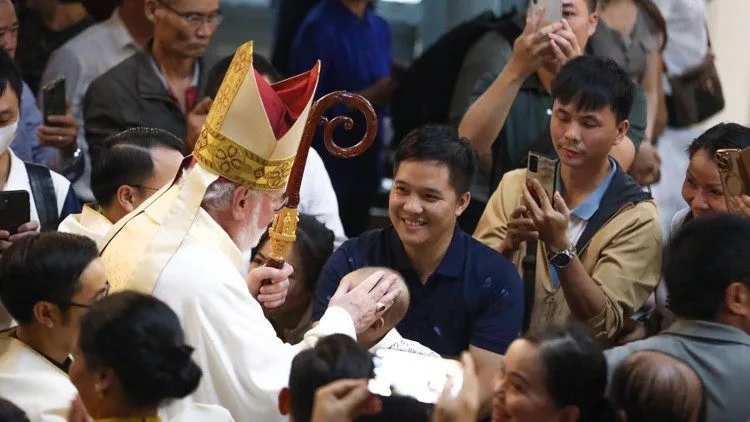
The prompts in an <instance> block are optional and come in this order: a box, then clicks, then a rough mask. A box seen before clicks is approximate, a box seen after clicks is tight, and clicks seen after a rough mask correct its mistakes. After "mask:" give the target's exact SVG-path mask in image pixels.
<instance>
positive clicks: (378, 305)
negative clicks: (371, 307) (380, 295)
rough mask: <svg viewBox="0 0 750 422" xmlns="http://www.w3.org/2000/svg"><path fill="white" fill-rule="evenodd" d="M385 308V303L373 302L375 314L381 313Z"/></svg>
mask: <svg viewBox="0 0 750 422" xmlns="http://www.w3.org/2000/svg"><path fill="white" fill-rule="evenodd" d="M385 308H386V306H385V303H383V302H381V301H377V302H375V312H377V313H381V312H383V311H385Z"/></svg>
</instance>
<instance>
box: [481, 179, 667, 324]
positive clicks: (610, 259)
mask: <svg viewBox="0 0 750 422" xmlns="http://www.w3.org/2000/svg"><path fill="white" fill-rule="evenodd" d="M525 178H526V170H525V169H521V170H515V171H512V172H510V173H507V174H506V175H505V176H504V177H503V179H502V181H501V182H500V185H499V186H498V188H497V190H496V191H495V193H494V194H493V195H492V197H491V198H490V200H489V203H488V204H487V208H486V209H485V211H484V214H483V215H482V218H481V220H480V221H479V225H478V226H477V229H476V232H475V233H474V237H475V238H476V239H477V240H479V241H481V242H482V243H484V244H486V245H488V246H490V247H492V248H494V249H496V250H499V249H500V246H501V244H502V242H503V239H505V236H506V233H507V225H508V219H509V217H510V215H511V213H512V212H513V209H515V208H516V207H517V206H518V205H519V203H520V198H521V184H522V183H524V181H525ZM588 226H591V227H588ZM588 226H587V230H586V231H584V233H583V235H582V236H581V239H580V241H579V243H578V244H577V245H576V247H577V249H578V258H579V259H580V261H581V263H582V264H583V267H584V268H585V269H586V272H587V273H588V274H589V275H590V276H591V278H592V279H593V280H594V282H595V283H596V284H597V285H599V286H600V287H601V289H602V292H603V293H604V294H605V296H606V297H607V305H606V308H605V309H604V311H603V312H601V313H600V314H599V315H597V316H595V317H593V318H591V319H590V320H588V321H583V322H585V323H587V324H588V325H589V326H590V327H591V328H592V329H593V330H594V333H595V334H596V335H597V337H599V338H600V339H612V338H614V337H615V335H616V334H617V333H618V331H619V330H620V329H621V328H622V326H623V321H624V319H625V318H627V317H629V316H630V315H632V314H633V312H634V311H635V310H637V309H638V308H640V307H641V306H642V305H643V303H644V302H645V301H646V299H647V298H648V297H649V295H650V294H651V293H652V292H653V291H654V288H655V287H656V284H657V283H658V282H659V278H660V275H661V255H662V249H661V248H662V234H661V228H660V225H659V218H658V214H657V210H656V204H655V203H654V201H653V200H652V199H651V198H650V197H649V195H648V194H646V193H645V192H643V190H642V189H641V188H640V187H639V186H637V185H636V184H635V183H634V182H633V181H632V180H631V179H630V178H629V177H627V176H626V175H625V174H624V173H622V172H620V171H619V170H618V172H617V173H616V174H615V176H614V177H613V179H612V182H611V184H610V186H609V188H608V189H607V191H606V193H605V194H604V197H603V198H602V202H601V204H600V206H599V210H598V211H597V212H596V213H595V214H594V215H593V216H592V217H591V219H590V220H589V223H588ZM597 226H600V227H599V228H598V230H595V229H596V227H597ZM589 229H590V230H589ZM594 230H595V231H594ZM587 232H589V233H588V234H587ZM525 254H526V247H525V245H524V246H522V247H521V249H520V250H519V251H518V252H516V254H515V255H514V257H513V262H514V263H515V264H516V267H517V268H518V269H519V272H520V273H521V275H522V276H523V270H522V265H521V262H522V260H523V257H524V256H525ZM546 256H547V249H546V247H545V245H544V243H542V242H538V250H537V258H538V259H537V263H536V290H535V294H534V307H533V310H532V314H531V323H530V328H539V327H543V326H545V325H550V324H563V323H566V322H569V321H573V320H575V317H573V316H572V315H571V312H570V309H569V308H568V304H567V302H566V301H565V296H564V293H563V290H562V288H557V289H554V288H553V287H552V283H551V275H550V274H551V273H550V264H549V262H548V260H547V259H545V258H544V257H546Z"/></svg>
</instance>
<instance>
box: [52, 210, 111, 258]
mask: <svg viewBox="0 0 750 422" xmlns="http://www.w3.org/2000/svg"><path fill="white" fill-rule="evenodd" d="M110 229H112V223H111V222H110V221H109V220H108V219H107V217H105V216H103V215H102V214H101V213H100V212H97V211H96V210H94V209H93V208H91V207H89V206H88V205H84V206H83V211H82V212H81V213H80V214H71V215H69V216H67V217H66V218H65V220H63V221H62V222H61V223H60V226H59V227H58V228H57V230H58V231H60V232H63V233H72V234H78V235H81V236H86V237H88V238H90V239H92V240H93V241H94V242H96V245H97V246H98V247H99V248H100V249H101V244H102V241H104V239H105V238H106V237H107V233H109V231H110Z"/></svg>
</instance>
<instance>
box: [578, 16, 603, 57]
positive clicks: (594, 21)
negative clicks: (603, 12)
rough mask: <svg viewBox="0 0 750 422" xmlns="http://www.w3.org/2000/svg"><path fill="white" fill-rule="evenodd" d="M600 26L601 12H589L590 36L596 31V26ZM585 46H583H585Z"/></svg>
mask: <svg viewBox="0 0 750 422" xmlns="http://www.w3.org/2000/svg"><path fill="white" fill-rule="evenodd" d="M597 26H599V12H598V11H595V12H594V13H589V38H590V37H591V36H592V35H594V32H596V27H597ZM583 47H585V46H583V45H582V46H581V48H583Z"/></svg>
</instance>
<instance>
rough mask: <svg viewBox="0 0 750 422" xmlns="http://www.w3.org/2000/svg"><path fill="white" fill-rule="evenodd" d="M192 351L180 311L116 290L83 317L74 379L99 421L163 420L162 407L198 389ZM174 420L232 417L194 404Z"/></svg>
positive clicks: (197, 375)
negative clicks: (180, 319) (116, 291)
mask: <svg viewBox="0 0 750 422" xmlns="http://www.w3.org/2000/svg"><path fill="white" fill-rule="evenodd" d="M192 352H193V348H192V347H190V346H188V345H186V344H185V338H184V334H183V331H182V327H181V326H180V321H179V319H178V318H177V315H175V313H174V312H173V311H172V309H170V308H169V306H167V305H166V304H165V303H164V302H162V301H160V300H158V299H156V298H154V297H152V296H149V295H144V294H141V293H135V292H123V293H117V294H114V295H111V296H109V297H107V298H106V299H104V300H102V301H100V302H97V303H96V304H95V305H93V306H92V307H91V308H90V310H89V312H88V313H87V314H86V315H85V316H84V317H83V318H82V320H81V332H80V336H79V338H78V343H77V345H76V347H75V349H74V351H73V364H72V365H71V368H70V379H71V381H72V382H73V384H74V385H75V386H76V388H77V389H78V392H79V394H80V399H81V401H82V402H83V405H84V406H85V408H86V410H87V412H88V414H89V415H90V416H91V417H92V418H93V419H94V420H95V421H97V422H102V421H106V422H160V421H161V419H160V418H159V416H158V414H159V407H160V406H161V405H163V404H166V402H167V401H169V400H170V399H180V398H183V397H186V396H188V395H190V394H191V393H192V392H193V391H195V389H196V388H197V387H198V384H199V382H200V380H201V376H202V372H201V369H200V368H199V367H198V365H197V364H196V363H195V362H194V361H193V359H192V358H191V357H190V355H191V354H192ZM199 406H200V405H199ZM183 416H184V417H183ZM172 420H178V421H185V420H211V421H228V420H232V419H231V417H230V416H229V413H228V412H227V411H226V409H223V408H220V407H217V406H204V407H203V408H202V409H199V410H197V411H196V408H195V407H194V406H191V407H189V408H188V411H186V412H184V413H183V414H181V415H178V416H177V417H176V418H175V419H172Z"/></svg>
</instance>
